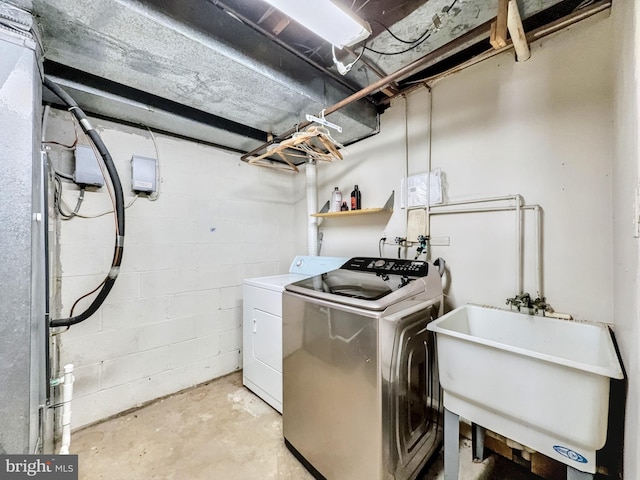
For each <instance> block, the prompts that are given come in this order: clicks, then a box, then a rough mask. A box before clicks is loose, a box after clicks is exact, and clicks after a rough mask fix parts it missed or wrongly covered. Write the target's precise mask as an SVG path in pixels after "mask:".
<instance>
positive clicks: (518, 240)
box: [515, 195, 524, 294]
mask: <svg viewBox="0 0 640 480" xmlns="http://www.w3.org/2000/svg"><path fill="white" fill-rule="evenodd" d="M515 200H516V232H517V233H516V262H518V269H517V270H518V278H517V279H516V293H517V294H521V293H523V291H522V283H523V279H522V278H523V273H522V270H523V268H524V261H523V258H522V257H523V255H522V197H521V196H520V195H516V199H515Z"/></svg>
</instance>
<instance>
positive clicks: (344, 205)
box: [340, 202, 349, 212]
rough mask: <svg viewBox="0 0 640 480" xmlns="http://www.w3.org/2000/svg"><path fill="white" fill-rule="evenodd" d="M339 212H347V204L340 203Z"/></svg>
mask: <svg viewBox="0 0 640 480" xmlns="http://www.w3.org/2000/svg"><path fill="white" fill-rule="evenodd" d="M340 211H341V212H348V211H349V206H348V205H347V202H342V205H341V206H340Z"/></svg>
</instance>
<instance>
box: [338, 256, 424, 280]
mask: <svg viewBox="0 0 640 480" xmlns="http://www.w3.org/2000/svg"><path fill="white" fill-rule="evenodd" d="M341 268H343V269H345V270H356V271H359V272H369V273H375V274H387V275H403V276H407V277H426V276H427V273H428V272H429V264H428V263H427V262H425V261H422V260H406V259H402V258H374V257H354V258H352V259H351V260H349V261H348V262H346V263H345V264H344V265H343V266H342V267H341Z"/></svg>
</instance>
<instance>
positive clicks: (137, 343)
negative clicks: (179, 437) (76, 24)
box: [47, 110, 294, 429]
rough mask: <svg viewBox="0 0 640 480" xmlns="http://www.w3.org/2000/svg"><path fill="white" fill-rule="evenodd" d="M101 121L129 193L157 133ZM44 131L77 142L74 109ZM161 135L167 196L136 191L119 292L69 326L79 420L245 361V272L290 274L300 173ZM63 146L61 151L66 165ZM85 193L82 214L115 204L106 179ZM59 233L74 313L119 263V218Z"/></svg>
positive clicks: (64, 358) (76, 224) (77, 223)
mask: <svg viewBox="0 0 640 480" xmlns="http://www.w3.org/2000/svg"><path fill="white" fill-rule="evenodd" d="M93 124H94V125H95V126H96V128H97V129H98V131H99V133H100V134H101V136H102V138H103V140H104V142H105V144H106V145H107V147H108V148H109V150H110V153H111V155H112V156H113V158H114V161H115V163H116V166H117V168H118V171H119V174H120V177H121V180H122V183H123V189H124V192H125V201H127V202H128V201H130V200H131V199H132V198H133V194H132V192H131V189H130V185H131V182H130V159H131V156H132V155H133V154H137V155H142V156H147V157H156V151H155V148H154V145H153V142H152V140H151V138H150V135H149V133H148V132H147V131H146V130H144V129H135V128H130V127H124V126H121V125H117V124H114V123H109V122H104V121H95V120H94V121H93ZM47 131H48V134H47V139H48V140H55V141H58V142H62V143H71V142H73V133H72V132H73V130H72V128H70V119H69V116H68V114H66V112H59V111H53V110H52V112H51V118H50V120H49V122H48V128H47ZM156 138H157V144H158V150H159V157H160V162H161V176H162V180H163V181H162V184H161V193H160V197H159V199H158V200H157V201H155V202H151V201H149V200H148V199H146V198H139V199H138V200H137V201H136V202H135V203H134V204H133V205H132V206H131V207H130V208H128V209H127V210H126V236H125V250H124V260H123V263H122V269H121V273H120V276H119V277H118V279H117V281H116V284H115V286H114V288H113V290H112V294H111V295H110V296H109V297H108V299H107V302H106V303H105V305H104V306H103V307H102V308H101V309H100V310H99V311H98V312H97V314H96V315H95V316H93V317H91V318H90V319H88V320H86V321H85V322H84V323H81V324H78V325H76V326H73V327H71V329H70V330H69V331H68V332H65V333H63V334H61V364H62V365H63V364H65V363H74V364H75V366H76V370H75V378H76V383H75V385H74V393H75V398H74V401H73V428H74V429H75V428H78V427H80V426H82V425H85V424H88V423H91V422H94V421H96V420H99V419H101V418H104V417H106V416H109V415H112V414H115V413H118V412H120V411H123V410H125V409H128V408H131V407H134V406H136V405H140V404H142V403H144V402H146V401H149V400H152V399H154V398H157V397H159V396H162V395H166V394H169V393H172V392H175V391H178V390H180V389H183V388H186V387H189V386H191V385H195V384H197V383H201V382H204V381H207V380H210V379H213V378H215V377H218V376H220V375H224V374H226V373H229V372H232V371H234V370H236V369H238V368H240V367H241V355H240V349H241V338H242V335H241V319H242V310H241V306H242V298H241V294H242V288H241V285H242V279H243V278H245V277H256V276H263V275H274V274H278V273H283V272H286V271H287V269H288V267H289V264H290V262H291V258H292V251H293V244H294V241H293V230H294V228H293V211H294V206H293V203H292V199H293V197H294V195H293V187H294V179H293V177H292V176H291V175H282V174H280V173H278V172H274V171H270V170H266V169H262V168H256V167H253V166H249V165H247V164H245V163H243V162H241V161H240V160H239V155H237V154H232V153H228V152H224V151H221V150H218V149H215V148H211V147H208V146H204V145H200V144H197V143H192V142H187V141H184V140H176V139H174V138H171V137H167V136H163V135H159V134H156ZM80 142H81V143H82V142H84V139H83V138H82V137H81V138H80ZM55 153H56V152H54V155H52V156H54V157H56V155H55ZM62 154H63V155H62V157H61V156H60V155H57V157H56V158H58V159H59V160H61V164H62V165H63V166H65V168H69V167H68V166H67V165H66V162H64V152H62ZM67 171H69V170H67ZM65 187H66V188H65V193H64V196H65V199H66V200H67V203H69V204H70V205H75V198H76V197H77V190H76V187H75V186H74V185H70V184H66V185H65ZM86 197H87V198H86V200H85V202H84V203H83V205H82V208H81V210H80V212H81V213H82V214H85V215H90V214H92V213H93V214H95V213H100V212H104V211H108V210H109V209H110V208H111V206H110V201H109V197H108V195H107V193H106V189H105V188H104V187H103V188H102V189H100V190H99V191H97V192H88V193H87V195H86ZM59 235H60V265H61V269H62V272H61V282H62V283H61V286H62V314H63V315H65V316H67V315H68V314H69V309H70V307H71V305H72V303H73V302H74V301H75V300H76V298H78V297H79V296H81V295H82V294H84V293H86V292H88V291H90V290H92V289H93V288H94V287H95V286H97V285H98V284H99V282H100V281H101V280H102V279H103V278H104V275H105V274H106V272H107V270H108V268H109V267H110V263H111V256H112V253H113V239H114V222H113V216H112V215H107V216H104V217H100V218H97V219H82V218H75V219H73V220H70V221H64V222H60V233H59ZM85 305H87V303H86V302H83V303H80V305H79V307H78V308H77V309H76V314H77V313H79V312H80V311H82V307H83V306H85Z"/></svg>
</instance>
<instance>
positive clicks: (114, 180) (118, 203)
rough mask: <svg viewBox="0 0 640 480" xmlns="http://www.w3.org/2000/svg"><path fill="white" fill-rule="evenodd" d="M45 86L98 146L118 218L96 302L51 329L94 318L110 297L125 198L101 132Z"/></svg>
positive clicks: (50, 85) (50, 86) (68, 98)
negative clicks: (113, 246)
mask: <svg viewBox="0 0 640 480" xmlns="http://www.w3.org/2000/svg"><path fill="white" fill-rule="evenodd" d="M44 85H45V86H46V87H47V88H48V89H49V90H51V91H52V92H53V93H54V94H56V95H57V96H58V97H60V100H62V101H63V102H64V103H65V104H66V105H67V109H68V110H69V111H70V112H71V113H72V114H73V115H74V116H75V117H76V118H77V119H78V122H79V123H80V126H81V127H82V130H84V132H85V133H86V134H87V136H88V137H89V139H90V140H91V142H93V144H94V145H95V147H96V148H97V149H98V152H99V153H100V156H101V157H102V159H103V160H104V165H105V167H106V168H107V172H108V173H109V177H110V179H111V184H112V185H113V190H114V195H115V216H116V227H117V228H116V244H115V249H114V252H113V260H112V262H111V269H110V270H109V273H108V274H107V277H106V278H105V279H104V281H103V282H102V288H101V289H100V291H99V292H98V295H96V297H95V298H94V299H93V302H91V305H89V306H88V307H87V309H86V310H85V311H84V312H82V313H81V314H79V315H76V316H74V317H70V318H58V319H55V320H51V323H50V326H51V327H70V326H71V325H75V324H77V323H80V322H83V321H84V320H86V319H87V318H89V317H90V316H91V315H93V314H94V313H95V312H96V311H97V310H98V308H100V306H101V305H102V303H103V302H104V301H105V299H106V298H107V296H108V295H109V292H110V291H111V289H112V288H113V284H114V283H115V281H116V278H117V277H118V273H119V272H120V264H121V263H122V253H123V250H124V195H123V194H122V184H121V183H120V177H118V172H117V170H116V167H115V165H114V164H113V159H112V158H111V155H110V154H109V151H108V150H107V147H106V146H105V144H104V142H103V141H102V139H101V138H100V135H98V133H97V132H96V131H95V130H94V129H93V127H92V126H91V124H90V123H89V120H88V119H87V116H86V115H85V113H84V112H83V111H82V110H81V109H80V107H79V106H78V104H77V103H76V102H75V100H74V99H73V98H71V96H70V95H69V94H67V93H66V92H65V91H64V90H62V88H60V87H59V86H58V85H57V84H55V83H54V82H52V81H51V80H49V79H48V78H47V77H44ZM98 288H100V287H98Z"/></svg>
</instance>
